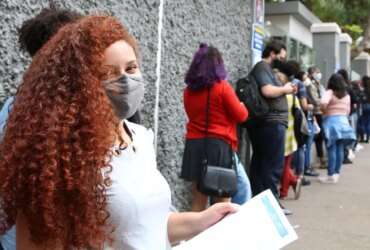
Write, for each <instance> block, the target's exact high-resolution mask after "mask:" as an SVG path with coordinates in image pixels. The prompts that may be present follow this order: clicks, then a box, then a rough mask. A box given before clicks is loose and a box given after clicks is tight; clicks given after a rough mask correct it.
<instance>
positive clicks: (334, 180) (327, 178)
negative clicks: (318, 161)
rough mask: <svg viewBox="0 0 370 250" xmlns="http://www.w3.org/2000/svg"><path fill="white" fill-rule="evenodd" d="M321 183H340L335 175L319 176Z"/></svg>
mask: <svg viewBox="0 0 370 250" xmlns="http://www.w3.org/2000/svg"><path fill="white" fill-rule="evenodd" d="M319 182H321V183H325V184H335V183H337V182H338V179H337V178H336V177H335V176H334V175H331V176H330V175H328V176H319Z"/></svg>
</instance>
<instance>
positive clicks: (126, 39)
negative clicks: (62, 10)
mask: <svg viewBox="0 0 370 250" xmlns="http://www.w3.org/2000/svg"><path fill="white" fill-rule="evenodd" d="M87 44H88V46H86V45H87ZM137 54H138V47H137V43H136V40H135V39H134V38H133V37H132V36H131V34H129V33H128V31H127V29H126V28H125V27H124V26H123V25H122V24H121V23H120V22H119V21H118V20H117V19H116V18H113V17H110V16H86V17H83V18H81V19H79V20H78V21H76V22H74V23H70V24H67V25H65V26H64V27H62V28H61V29H60V30H59V31H58V33H57V34H56V35H55V36H53V38H51V39H50V40H49V41H48V42H47V43H46V44H45V45H44V46H43V47H42V49H41V50H40V51H39V52H38V53H37V54H36V55H35V56H34V58H33V60H32V63H31V65H30V66H29V68H28V69H27V71H26V72H25V74H24V78H23V82H22V84H21V85H20V88H19V90H18V93H17V98H16V99H15V102H14V104H13V110H12V112H11V113H10V116H9V119H8V122H7V124H6V127H5V133H4V136H3V139H2V141H1V144H0V183H1V184H2V185H1V187H0V193H1V195H2V197H1V198H2V201H3V202H2V205H3V206H2V210H3V211H4V214H3V213H2V214H1V216H0V229H1V232H0V233H3V231H4V230H6V229H7V228H9V227H10V226H12V225H13V224H14V223H16V226H17V249H19V250H39V249H56V250H59V249H126V250H134V249H135V250H147V249H153V250H163V249H169V248H170V246H169V245H170V244H176V243H177V242H179V241H182V240H186V239H189V238H191V237H193V236H195V235H197V234H198V233H200V232H202V231H203V230H205V229H206V228H208V227H210V226H211V225H213V224H215V223H217V222H218V221H219V220H221V219H222V218H223V217H224V216H225V215H226V214H228V213H232V212H235V211H236V210H237V207H236V206H235V205H233V204H231V203H218V204H215V205H213V206H211V207H209V208H208V209H206V210H204V211H203V212H199V213H171V212H170V211H169V208H170V204H171V192H170V189H169V186H168V184H167V182H166V181H165V179H164V177H163V176H162V175H161V174H160V172H159V171H158V170H157V165H156V159H155V158H156V157H155V151H154V146H153V133H152V132H151V130H148V129H146V128H144V127H143V126H141V125H138V124H134V123H130V122H128V121H127V120H126V118H127V117H128V116H129V115H131V114H132V113H134V112H135V111H136V110H137V108H138V107H139V106H140V103H141V99H142V97H143V90H144V81H143V79H142V77H141V73H140V68H139V64H138V60H137ZM148 211H149V213H148ZM4 215H6V216H4Z"/></svg>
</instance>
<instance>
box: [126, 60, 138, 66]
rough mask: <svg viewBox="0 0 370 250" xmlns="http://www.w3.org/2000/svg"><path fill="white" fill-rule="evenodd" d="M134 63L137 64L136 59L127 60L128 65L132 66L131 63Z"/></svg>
mask: <svg viewBox="0 0 370 250" xmlns="http://www.w3.org/2000/svg"><path fill="white" fill-rule="evenodd" d="M135 64H137V61H136V60H132V61H129V62H128V63H127V65H128V66H133V65H135Z"/></svg>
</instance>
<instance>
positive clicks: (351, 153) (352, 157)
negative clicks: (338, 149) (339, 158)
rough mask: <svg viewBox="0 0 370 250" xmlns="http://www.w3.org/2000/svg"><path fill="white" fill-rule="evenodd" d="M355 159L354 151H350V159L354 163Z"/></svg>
mask: <svg viewBox="0 0 370 250" xmlns="http://www.w3.org/2000/svg"><path fill="white" fill-rule="evenodd" d="M355 158H356V156H355V153H353V150H352V149H350V150H349V151H348V159H350V160H351V161H353V160H354V159H355Z"/></svg>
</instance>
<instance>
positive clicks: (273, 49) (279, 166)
mask: <svg viewBox="0 0 370 250" xmlns="http://www.w3.org/2000/svg"><path fill="white" fill-rule="evenodd" d="M285 55H286V49H285V46H284V45H283V44H281V43H280V42H277V41H272V42H270V43H268V44H267V45H266V46H265V48H264V50H263V53H262V61H260V62H259V63H257V64H256V65H255V66H254V67H253V69H252V71H251V75H252V76H253V77H254V78H255V80H256V83H257V85H258V87H259V89H260V92H261V94H262V96H263V97H264V98H265V99H266V101H267V103H268V105H269V112H268V113H267V114H266V115H264V116H263V117H261V118H253V119H251V120H250V121H249V124H248V135H249V136H250V140H251V143H252V148H253V155H252V161H251V167H250V171H251V176H250V177H251V179H250V180H251V186H252V191H253V195H257V194H259V193H261V192H262V191H264V190H266V189H271V191H272V193H273V194H274V195H275V197H276V198H277V199H278V198H279V191H278V185H279V183H280V179H281V175H282V171H283V166H284V142H285V131H286V128H287V125H288V103H287V99H286V95H287V94H292V93H294V92H295V87H294V86H293V85H292V84H291V83H287V84H285V85H283V84H282V83H281V82H279V81H278V79H277V78H276V77H275V74H274V72H273V70H272V65H273V63H274V64H275V63H276V62H274V61H275V60H280V59H282V58H285Z"/></svg>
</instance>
